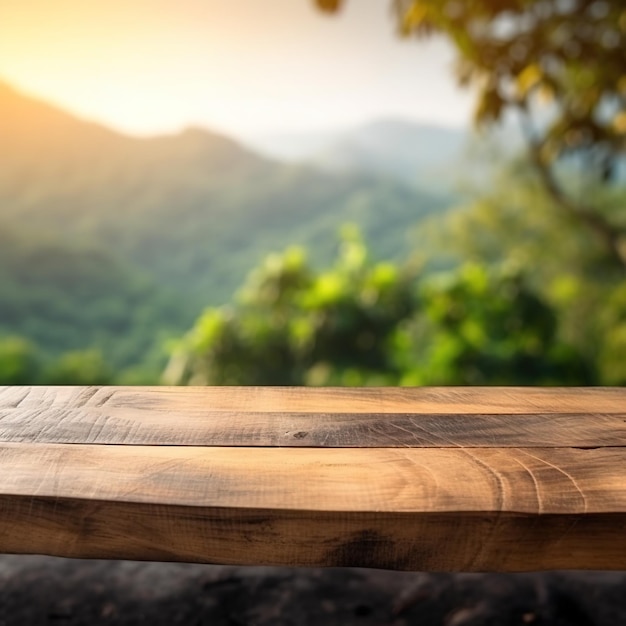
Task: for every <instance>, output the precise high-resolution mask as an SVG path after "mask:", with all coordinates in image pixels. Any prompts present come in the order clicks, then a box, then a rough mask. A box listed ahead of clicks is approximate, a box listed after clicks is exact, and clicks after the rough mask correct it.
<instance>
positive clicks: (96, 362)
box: [44, 349, 113, 385]
mask: <svg viewBox="0 0 626 626" xmlns="http://www.w3.org/2000/svg"><path fill="white" fill-rule="evenodd" d="M44 382H45V384H47V385H109V384H111V383H112V382H113V374H112V372H111V370H110V368H109V367H108V366H107V364H106V363H105V361H104V359H103V357H102V354H101V353H100V352H99V351H98V350H93V349H92V350H76V351H74V352H66V353H65V354H63V355H62V356H61V357H60V358H59V359H58V360H57V361H55V362H53V363H52V364H51V365H50V366H49V368H48V371H47V372H46V373H45V374H44Z"/></svg>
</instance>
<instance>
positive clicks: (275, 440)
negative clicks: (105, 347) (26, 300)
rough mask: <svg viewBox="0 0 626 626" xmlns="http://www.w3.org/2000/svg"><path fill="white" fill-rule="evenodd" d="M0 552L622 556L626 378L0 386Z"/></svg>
mask: <svg viewBox="0 0 626 626" xmlns="http://www.w3.org/2000/svg"><path fill="white" fill-rule="evenodd" d="M0 552H8V553H40V554H53V555H60V556H70V557H89V558H128V559H148V560H164V561H170V560H176V561H188V562H206V563H231V564H248V565H253V564H276V565H298V566H365V567H382V568H390V569H406V570H430V571H524V570H539V569H578V568H581V569H626V389H618V388H584V389H580V388H567V389H562V388H501V387H500V388H480V387H463V388H460V387H456V388H455V387H447V388H397V387H396V388H295V387H290V388H278V387H264V388H260V387H257V388H252V387H4V388H0Z"/></svg>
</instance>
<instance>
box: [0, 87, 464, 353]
mask: <svg viewBox="0 0 626 626" xmlns="http://www.w3.org/2000/svg"><path fill="white" fill-rule="evenodd" d="M387 125H389V123H387ZM383 126H385V124H383ZM383 126H381V125H380V124H379V125H373V126H372V127H371V128H369V129H365V131H366V132H365V133H364V137H369V139H368V142H369V143H367V142H366V143H367V145H368V146H369V155H370V156H368V157H367V158H366V157H363V158H361V157H357V156H356V155H355V154H354V152H352V153H351V154H352V157H353V158H354V161H355V162H358V161H359V159H361V161H362V162H363V167H360V166H359V167H339V166H338V167H336V168H335V167H331V166H329V165H328V164H327V165H326V166H324V167H321V166H320V165H319V163H318V164H315V163H294V162H281V161H279V160H277V159H276V158H269V157H268V156H266V155H261V154H260V153H257V152H255V151H254V150H252V149H250V148H248V147H246V146H244V145H242V144H241V143H239V142H237V141H234V140H233V139H231V138H229V137H226V136H223V135H221V134H218V133H214V132H210V131H208V130H205V129H200V128H189V129H187V130H185V131H183V132H181V133H178V134H173V135H168V136H159V137H152V138H137V137H131V136H126V135H122V134H120V133H118V132H115V131H113V130H111V129H109V128H106V127H104V126H102V125H99V124H95V123H92V122H87V121H84V120H81V119H78V118H76V117H75V116H73V115H71V114H69V113H67V112H65V111H63V110H60V109H58V108H56V107H53V106H51V105H49V104H47V103H45V102H43V101H41V100H38V99H36V98H32V97H29V96H26V95H24V94H22V93H20V92H19V91H17V90H15V89H13V88H12V87H11V86H9V85H7V84H4V83H0V145H1V146H2V150H1V151H0V235H2V237H3V238H4V240H5V245H4V258H3V264H2V266H0V290H1V291H0V295H1V296H2V299H3V301H4V302H5V306H4V307H3V309H2V310H0V335H1V334H3V333H4V334H7V333H18V334H23V335H25V336H27V337H30V338H33V339H34V340H36V341H37V342H39V343H42V344H45V347H47V348H49V349H50V350H51V351H55V350H56V351H61V350H62V349H63V347H64V341H65V340H63V341H59V340H57V341H54V340H53V339H54V337H57V339H58V337H59V336H63V337H66V336H67V337H70V336H71V338H72V339H71V341H69V340H68V341H69V343H70V344H71V347H72V348H76V347H80V346H83V345H84V346H92V345H95V344H97V345H98V347H99V348H100V349H102V350H103V351H104V352H107V351H108V352H109V353H111V354H112V349H111V348H110V346H109V344H111V339H112V338H114V337H116V333H118V334H119V329H120V328H127V329H130V328H134V325H136V324H137V323H140V322H139V321H138V320H136V319H135V317H136V314H135V313H136V310H137V308H136V307H135V308H134V309H133V308H132V307H131V306H130V303H131V302H133V301H136V300H137V297H138V294H140V293H143V294H144V296H142V297H143V298H144V300H145V301H146V302H154V303H155V304H154V307H152V310H153V311H154V310H155V308H156V313H157V315H156V317H154V316H152V317H154V319H152V318H151V321H150V323H149V324H148V323H147V322H146V324H147V327H149V329H150V333H153V334H154V335H157V334H159V332H160V330H162V329H165V328H167V329H170V330H171V331H172V332H174V333H176V332H178V333H180V332H182V330H183V329H184V328H186V327H187V326H188V325H189V324H190V323H191V322H192V321H193V319H195V317H196V316H197V315H198V313H199V312H200V311H201V310H202V308H203V307H204V306H206V305H208V304H220V303H223V302H227V301H228V300H230V299H231V298H232V295H233V293H234V292H235V290H236V289H237V287H238V286H239V285H240V284H241V283H242V281H243V279H244V277H245V275H246V274H247V273H248V272H249V271H250V269H251V268H253V267H254V266H256V265H257V264H258V263H259V261H260V260H261V259H262V258H263V257H264V256H265V255H267V254H268V253H269V252H272V251H276V250H283V249H285V248H286V247H287V246H289V245H293V244H300V245H304V246H307V248H308V249H309V250H310V253H311V256H312V259H313V261H314V262H315V263H317V264H323V263H324V262H325V261H327V260H328V259H330V258H331V256H332V254H333V251H334V250H335V248H336V245H337V232H338V230H339V228H340V226H341V225H342V224H344V223H346V222H353V223H356V224H358V225H359V226H360V228H361V230H362V232H363V233H364V236H365V238H366V240H367V241H368V242H369V243H370V245H371V249H372V251H373V253H374V255H375V256H378V257H398V256H400V255H402V254H404V253H406V252H407V251H408V250H409V249H410V233H411V231H412V229H413V228H414V227H415V224H416V223H417V222H418V221H419V220H420V219H421V218H423V217H425V216H428V215H433V214H436V213H441V212H444V211H446V210H447V209H448V208H449V207H450V206H452V205H453V204H454V202H455V200H456V195H455V193H454V191H453V188H452V186H451V185H450V184H446V185H442V186H441V187H440V188H439V189H438V190H437V191H436V192H435V191H434V190H432V189H429V190H427V191H425V190H422V189H420V188H419V187H418V186H416V185H410V184H407V183H406V182H403V181H402V180H400V179H399V178H397V177H394V176H392V175H390V172H389V171H386V170H385V167H383V166H382V165H384V164H385V163H386V161H387V159H388V155H389V154H391V152H390V151H391V150H392V149H393V146H394V145H396V147H397V150H398V153H401V154H403V153H402V150H401V149H400V139H401V138H402V137H403V135H404V134H405V133H404V132H403V130H402V129H401V128H398V127H397V126H396V127H393V124H392V125H391V126H392V127H393V128H390V131H391V130H393V131H394V132H393V133H390V134H389V139H388V141H386V142H385V141H383V139H382V137H383V135H384V134H385V133H384V132H383V130H384V128H383ZM394 128H395V130H394ZM420 132H425V129H422V131H420ZM433 132H434V133H435V134H437V133H436V131H433ZM437 132H438V131H437ZM394 133H395V134H394ZM437 136H440V137H444V136H445V137H446V140H445V141H447V143H445V142H444V143H442V144H441V145H439V147H438V148H437V149H435V148H432V152H433V153H435V152H437V150H439V152H438V154H439V153H441V154H444V153H446V150H452V149H456V146H457V145H458V137H457V136H456V134H455V133H452V134H446V133H445V132H444V133H443V134H440V135H437ZM442 141H443V140H442ZM377 142H378V144H377ZM435 143H436V141H435ZM444 144H445V145H444ZM376 145H378V147H379V157H378V161H376V159H374V158H373V157H372V156H371V155H373V154H374V153H375V152H376V150H375V148H376ZM349 153H350V150H349V149H348V148H346V150H345V154H349ZM386 155H387V156H386ZM403 158H405V160H406V161H407V163H408V162H409V160H410V155H409V153H408V152H407V153H406V154H404V156H403ZM377 162H378V165H379V166H380V167H378V166H377V165H376V163H377ZM407 167H408V166H407ZM418 169H419V168H418ZM10 241H13V242H14V243H15V242H18V243H19V245H9V243H8V242H10ZM9 251H13V252H12V253H11V254H12V256H10V255H9ZM26 251H29V252H26ZM46 251H47V252H46ZM61 251H62V252H63V254H61ZM51 259H53V260H54V263H55V264H56V266H57V267H56V269H55V271H54V272H50V271H49V270H50V263H51V262H52V261H51ZM81 259H82V260H81ZM94 259H96V261H94ZM63 264H66V265H67V268H66V269H67V271H66V272H65V271H64V270H63ZM81 264H82V265H83V267H84V268H91V270H85V271H84V272H82V274H81V275H80V276H77V275H76V267H77V266H80V265H81ZM96 269H97V271H98V272H100V273H104V274H107V273H108V274H110V275H111V276H115V277H116V280H115V281H114V283H115V284H111V281H104V282H102V281H101V282H102V284H103V289H105V291H107V293H108V292H109V291H110V292H111V293H110V294H108V295H110V296H111V298H112V299H111V298H109V299H108V300H107V298H106V297H104V296H103V295H102V294H100V295H97V294H94V293H93V290H90V289H89V287H88V286H89V283H90V278H89V277H90V272H94V271H96ZM18 270H19V271H18ZM68 276H69V277H73V278H70V279H66V278H64V277H68ZM68 280H69V282H70V283H71V286H72V288H68V284H67V282H68ZM140 284H141V285H143V286H142V287H141V289H139V287H138V285H140ZM131 285H132V287H131ZM34 292H37V294H38V295H37V297H32V296H33V293H34ZM42 294H46V295H45V297H44V295H42ZM107 297H108V296H107ZM86 298H89V299H90V301H91V302H92V303H93V302H94V298H96V300H98V299H99V300H102V302H101V304H99V305H98V306H97V307H96V305H95V304H94V305H93V307H92V308H93V311H92V313H93V318H94V320H96V319H97V320H99V322H98V327H93V324H92V325H90V324H89V323H87V322H85V321H84V320H82V321H81V319H82V318H81V311H83V310H84V309H85V307H87V308H89V306H90V305H89V303H88V302H87V303H86V301H85V299H86ZM103 298H104V300H103ZM9 301H10V302H11V306H10V307H8V306H7V305H6V304H7V303H8V302H9ZM113 301H114V302H115V305H113V304H111V302H113ZM166 301H167V302H168V304H167V305H166V304H164V303H165V302H166ZM46 302H47V303H48V305H49V306H47V307H46V306H45V305H44V306H43V307H42V303H46ZM105 302H109V305H108V308H109V309H111V311H113V309H115V314H113V313H111V315H110V316H109V317H108V318H106V319H101V318H102V314H101V313H102V311H103V310H105V309H107V307H106V306H105V304H104V303H105ZM61 303H62V305H61ZM124 303H127V304H128V305H129V306H128V307H126V309H124V310H125V311H126V313H124V312H123V311H122V309H123V308H124ZM156 303H158V304H156ZM53 304H54V306H52V305H53ZM9 308H10V309H11V314H10V315H9V314H8V313H6V312H7V311H8V310H9ZM148 308H149V307H148ZM53 309H54V311H53V313H54V314H51V313H50V311H51V310H53ZM68 311H71V314H70V313H68ZM146 311H147V309H146V310H144V312H143V313H142V315H143V316H144V318H145V319H147V318H148V317H151V315H149V314H148V313H147V312H146ZM160 311H163V320H162V322H163V324H162V326H161V327H159V320H158V313H159V312H160ZM124 315H126V317H124ZM109 318H110V319H109ZM92 321H93V320H92ZM51 324H52V326H50V325H51ZM55 324H56V325H57V326H58V327H59V328H60V330H58V332H57V331H56V330H54V328H57V326H54V325H55ZM129 332H135V331H134V330H132V331H130V330H129ZM66 343H67V342H66ZM118 343H119V341H118ZM145 349H146V346H145V340H142V342H141V350H142V351H145ZM137 350H139V348H137ZM138 356H139V354H138V352H136V353H133V350H132V349H130V348H129V349H128V350H126V351H125V352H124V356H123V358H122V357H121V356H120V357H119V359H118V360H119V362H121V361H122V360H123V361H124V364H125V365H126V364H128V363H130V362H132V360H133V359H134V358H136V357H138ZM116 358H117V357H116Z"/></svg>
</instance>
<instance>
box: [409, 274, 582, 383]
mask: <svg viewBox="0 0 626 626" xmlns="http://www.w3.org/2000/svg"><path fill="white" fill-rule="evenodd" d="M421 301H422V302H423V309H424V315H423V316H420V317H418V318H415V319H414V323H413V325H412V326H409V327H408V328H407V329H405V330H404V333H405V335H406V336H405V337H404V338H403V340H402V341H401V343H400V345H402V346H403V347H404V351H405V354H404V355H403V362H404V364H405V367H406V370H407V373H406V374H405V376H404V377H403V379H402V383H403V384H412V385H431V384H439V385H441V384H446V385H457V384H463V385H467V384H472V385H485V384H489V385H515V384H516V385H529V384H534V385H537V384H541V385H550V384H590V383H591V382H593V378H592V374H591V372H590V371H589V370H588V368H587V367H586V366H585V364H584V361H583V359H582V356H581V355H580V354H578V353H577V351H576V350H575V349H574V348H572V347H571V346H569V345H567V344H565V343H564V342H563V341H561V340H560V339H559V336H558V320H557V313H556V311H555V310H553V309H552V308H551V307H550V305H549V304H548V303H547V302H546V301H545V300H543V299H542V298H541V297H540V296H539V295H538V294H537V293H535V292H534V291H533V290H532V289H531V288H530V287H529V285H528V283H527V281H526V280H525V278H524V276H523V274H521V273H520V272H517V271H503V270H488V269H486V267H485V266H480V265H476V264H471V263H468V264H465V265H464V266H463V267H462V268H461V269H460V271H458V272H455V273H451V274H448V275H444V276H439V277H434V278H432V279H429V280H426V281H424V284H423V286H422V291H421ZM407 348H408V349H407ZM417 356H419V359H417V358H416V357H417ZM424 365H426V366H424Z"/></svg>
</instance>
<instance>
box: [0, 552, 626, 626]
mask: <svg viewBox="0 0 626 626" xmlns="http://www.w3.org/2000/svg"><path fill="white" fill-rule="evenodd" d="M44 624H46V625H49V624H54V625H56V626H78V625H93V626H99V625H104V624H107V625H119V626H121V625H128V626H130V625H133V626H135V625H137V626H139V625H140V624H150V625H151V626H160V625H166V624H167V625H168V626H176V625H179V624H180V625H183V624H185V625H188V624H189V625H192V626H200V625H204V624H206V625H211V626H244V625H245V626H248V625H250V626H264V625H269V624H272V625H285V626H287V625H288V626H292V625H293V626H307V625H312V624H321V625H324V626H335V625H337V626H348V625H350V624H356V625H362V626H403V625H405V626H410V625H413V624H415V625H418V624H419V625H420V626H431V625H432V626H434V625H437V626H478V625H488V626H490V625H493V626H508V625H509V624H511V625H512V624H516V625H526V624H531V625H534V626H539V625H545V624H554V625H558V626H591V625H593V626H596V625H598V626H599V625H606V626H620V625H626V573H622V572H549V573H541V574H424V573H404V572H387V571H380V570H364V569H348V568H346V569H287V568H271V567H223V566H210V565H189V564H178V563H136V562H128V561H78V560H70V559H59V558H52V557H42V556H10V555H0V626H17V625H19V626H29V625H32V626H39V625H44Z"/></svg>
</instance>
